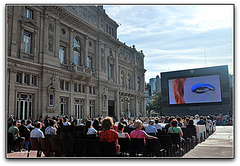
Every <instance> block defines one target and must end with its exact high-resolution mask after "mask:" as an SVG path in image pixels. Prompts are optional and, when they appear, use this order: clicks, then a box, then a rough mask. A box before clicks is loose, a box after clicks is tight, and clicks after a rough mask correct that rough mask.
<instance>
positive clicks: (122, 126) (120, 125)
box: [118, 122, 124, 131]
mask: <svg viewBox="0 0 240 166" xmlns="http://www.w3.org/2000/svg"><path fill="white" fill-rule="evenodd" d="M123 129H124V125H123V124H122V123H121V122H120V123H118V130H119V131H123Z"/></svg>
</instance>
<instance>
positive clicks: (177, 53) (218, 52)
mask: <svg viewBox="0 0 240 166" xmlns="http://www.w3.org/2000/svg"><path fill="white" fill-rule="evenodd" d="M104 9H105V10H106V13H107V14H108V15H109V17H110V18H112V19H113V20H115V21H116V22H117V23H118V24H119V25H120V26H119V28H118V38H119V40H120V41H122V42H125V43H126V44H127V45H129V46H132V45H135V46H136V49H137V50H143V52H144V54H145V69H146V70H147V72H146V73H145V81H146V82H149V78H153V77H156V76H157V75H160V72H166V71H175V70H184V69H191V68H201V67H206V66H207V67H210V66H218V65H228V66H229V72H230V73H233V6H232V5H168V6H166V5H106V6H105V5H104ZM205 55H206V58H205Z"/></svg>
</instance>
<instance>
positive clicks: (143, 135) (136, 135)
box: [130, 120, 157, 141]
mask: <svg viewBox="0 0 240 166" xmlns="http://www.w3.org/2000/svg"><path fill="white" fill-rule="evenodd" d="M142 125H143V123H142V121H140V120H135V122H134V127H135V128H136V129H135V130H133V131H132V132H131V133H130V137H131V138H139V139H141V138H143V139H144V141H145V138H147V139H157V137H154V136H151V135H148V134H147V133H146V132H145V131H144V130H141V129H142Z"/></svg>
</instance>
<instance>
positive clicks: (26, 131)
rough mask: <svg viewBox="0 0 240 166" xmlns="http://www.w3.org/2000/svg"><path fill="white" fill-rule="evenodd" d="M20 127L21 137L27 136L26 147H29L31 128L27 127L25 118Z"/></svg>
mask: <svg viewBox="0 0 240 166" xmlns="http://www.w3.org/2000/svg"><path fill="white" fill-rule="evenodd" d="M18 129H19V132H20V137H24V138H25V142H24V148H25V149H28V145H29V137H30V130H29V129H28V128H27V127H26V121H25V120H22V121H21V125H20V126H19V127H18Z"/></svg>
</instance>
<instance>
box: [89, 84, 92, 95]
mask: <svg viewBox="0 0 240 166" xmlns="http://www.w3.org/2000/svg"><path fill="white" fill-rule="evenodd" d="M89 93H90V94H92V86H89Z"/></svg>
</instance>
